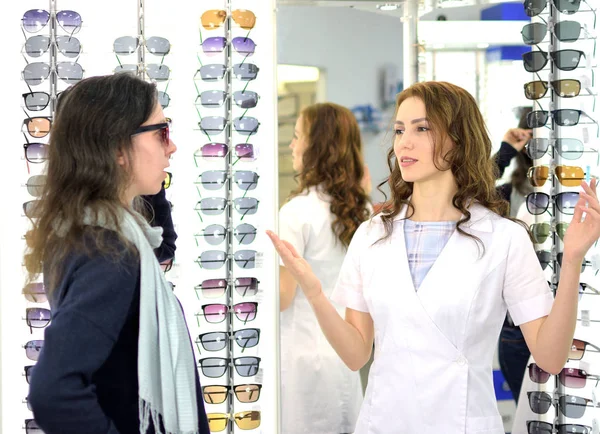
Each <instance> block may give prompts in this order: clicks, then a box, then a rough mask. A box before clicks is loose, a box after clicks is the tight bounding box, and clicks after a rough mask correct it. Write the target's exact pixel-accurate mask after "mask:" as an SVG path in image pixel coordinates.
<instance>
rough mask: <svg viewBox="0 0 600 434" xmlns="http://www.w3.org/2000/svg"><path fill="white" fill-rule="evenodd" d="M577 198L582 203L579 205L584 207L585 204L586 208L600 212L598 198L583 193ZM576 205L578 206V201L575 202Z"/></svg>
mask: <svg viewBox="0 0 600 434" xmlns="http://www.w3.org/2000/svg"><path fill="white" fill-rule="evenodd" d="M579 198H580V199H579V200H583V203H581V205H585V204H586V202H587V206H588V208H591V209H595V210H596V211H600V203H599V202H598V198H596V197H594V196H590V195H589V194H587V193H584V192H583V191H582V192H580V193H579ZM577 204H578V205H580V203H579V201H577Z"/></svg>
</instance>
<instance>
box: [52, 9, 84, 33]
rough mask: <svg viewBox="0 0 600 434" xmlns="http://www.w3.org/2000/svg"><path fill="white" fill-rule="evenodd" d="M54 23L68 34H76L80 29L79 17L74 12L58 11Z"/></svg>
mask: <svg viewBox="0 0 600 434" xmlns="http://www.w3.org/2000/svg"><path fill="white" fill-rule="evenodd" d="M56 21H58V24H59V25H60V26H61V27H62V28H63V29H64V30H66V31H67V32H69V33H77V32H78V31H79V29H80V28H81V15H79V14H78V13H77V12H75V11H67V10H65V11H58V12H57V13H56Z"/></svg>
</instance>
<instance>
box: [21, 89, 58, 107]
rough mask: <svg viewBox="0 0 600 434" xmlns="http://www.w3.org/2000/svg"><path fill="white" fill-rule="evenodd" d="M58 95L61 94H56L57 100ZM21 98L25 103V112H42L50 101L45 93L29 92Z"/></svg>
mask: <svg viewBox="0 0 600 434" xmlns="http://www.w3.org/2000/svg"><path fill="white" fill-rule="evenodd" d="M60 94H61V92H58V93H57V94H56V98H57V99H58V96H59V95H60ZM22 96H23V101H24V102H25V107H26V108H27V110H31V111H41V110H44V109H45V108H46V107H48V104H50V99H51V96H50V94H49V93H47V92H29V93H24V94H23V95H22Z"/></svg>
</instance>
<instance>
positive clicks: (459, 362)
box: [455, 356, 467, 366]
mask: <svg viewBox="0 0 600 434" xmlns="http://www.w3.org/2000/svg"><path fill="white" fill-rule="evenodd" d="M455 362H456V364H457V365H458V366H464V365H466V364H467V359H465V358H464V356H459V357H458V358H457V359H456V360H455Z"/></svg>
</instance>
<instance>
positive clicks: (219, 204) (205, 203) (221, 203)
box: [200, 197, 227, 215]
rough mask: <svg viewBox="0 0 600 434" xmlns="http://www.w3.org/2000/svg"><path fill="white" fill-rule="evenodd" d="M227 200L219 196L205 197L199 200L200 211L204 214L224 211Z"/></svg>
mask: <svg viewBox="0 0 600 434" xmlns="http://www.w3.org/2000/svg"><path fill="white" fill-rule="evenodd" d="M226 204H227V201H226V200H225V199H223V198H220V197H207V198H204V199H202V200H201V201H200V211H202V212H203V213H204V214H206V215H219V214H222V213H223V211H225V206H226Z"/></svg>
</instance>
